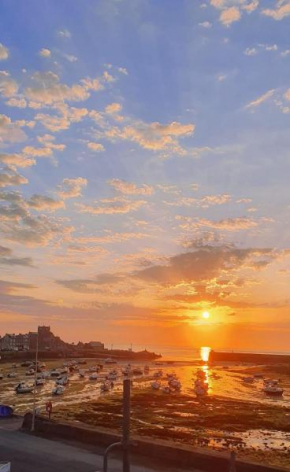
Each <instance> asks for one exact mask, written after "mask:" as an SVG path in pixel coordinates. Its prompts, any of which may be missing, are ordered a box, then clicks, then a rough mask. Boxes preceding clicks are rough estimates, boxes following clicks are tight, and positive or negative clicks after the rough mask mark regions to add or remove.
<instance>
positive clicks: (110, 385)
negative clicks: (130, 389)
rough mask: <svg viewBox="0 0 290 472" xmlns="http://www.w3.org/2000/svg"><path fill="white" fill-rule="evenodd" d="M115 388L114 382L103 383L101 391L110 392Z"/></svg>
mask: <svg viewBox="0 0 290 472" xmlns="http://www.w3.org/2000/svg"><path fill="white" fill-rule="evenodd" d="M113 387H114V384H113V382H111V383H110V382H104V383H102V385H101V387H100V389H101V392H109V391H110V390H111V389H112V388H113Z"/></svg>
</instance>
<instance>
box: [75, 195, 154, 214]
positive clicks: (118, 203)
mask: <svg viewBox="0 0 290 472" xmlns="http://www.w3.org/2000/svg"><path fill="white" fill-rule="evenodd" d="M146 203H147V202H146V201H144V200H129V199H127V198H124V197H115V198H111V199H105V198H104V199H102V200H100V201H99V202H95V205H94V206H92V205H84V204H83V203H77V204H76V206H77V208H78V210H79V212H80V213H90V214H92V215H114V214H125V213H130V212H131V211H137V210H139V208H140V207H141V206H143V205H146Z"/></svg>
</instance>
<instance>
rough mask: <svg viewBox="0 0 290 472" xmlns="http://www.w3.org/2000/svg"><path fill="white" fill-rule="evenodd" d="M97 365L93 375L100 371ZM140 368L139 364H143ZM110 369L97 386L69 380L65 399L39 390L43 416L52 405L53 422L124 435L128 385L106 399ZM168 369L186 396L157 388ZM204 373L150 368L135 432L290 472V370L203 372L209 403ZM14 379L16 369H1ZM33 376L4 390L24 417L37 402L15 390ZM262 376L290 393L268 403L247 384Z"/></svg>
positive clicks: (138, 388) (3, 396)
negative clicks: (196, 384)
mask: <svg viewBox="0 0 290 472" xmlns="http://www.w3.org/2000/svg"><path fill="white" fill-rule="evenodd" d="M95 363H96V361H92V360H90V361H89V362H88V364H87V365H86V366H80V368H86V369H87V368H88V367H89V366H90V365H95ZM46 364H47V368H54V367H59V366H60V365H61V364H62V362H61V361H59V360H58V361H53V362H46ZM138 365H140V364H138ZM120 367H121V366H120V365H118V366H107V367H105V368H104V371H103V372H102V373H101V374H100V378H99V380H98V381H89V380H88V378H86V379H79V376H78V374H77V373H74V374H72V375H71V376H70V382H69V386H68V387H67V389H66V391H65V393H64V395H63V396H61V397H52V395H51V389H52V387H53V386H54V383H55V380H54V379H50V380H48V381H47V382H46V385H45V386H44V387H41V388H38V389H37V404H38V405H39V406H40V407H41V409H42V412H44V405H45V402H46V401H47V400H48V399H51V400H52V402H53V417H54V419H56V420H58V419H59V420H61V419H65V420H66V421H71V422H80V423H85V424H91V425H95V426H102V427H106V428H109V429H114V430H120V428H121V418H122V401H121V400H122V398H121V397H122V394H121V392H122V377H121V376H120V377H119V379H118V381H117V382H116V383H115V387H114V389H113V390H112V391H111V392H110V393H106V394H102V393H101V392H100V385H101V382H100V380H101V379H102V378H104V377H105V375H106V374H107V372H108V371H109V370H112V369H113V368H117V370H118V371H120ZM160 368H161V369H163V373H164V375H163V378H162V380H161V382H162V383H163V384H164V385H166V383H167V380H166V376H165V374H166V373H167V372H172V371H173V370H174V371H175V372H176V374H177V375H178V377H179V378H180V380H181V382H182V392H180V393H177V392H175V393H173V394H168V395H166V394H164V393H161V392H160V391H158V392H155V391H152V390H151V388H150V382H151V381H152V374H153V373H154V371H155V370H157V369H160ZM200 368H201V367H200V366H198V365H188V364H187V365H185V364H184V365H183V364H176V365H174V366H160V367H159V366H158V367H154V366H151V371H150V374H149V375H147V376H142V377H141V378H135V379H134V381H133V388H132V422H131V423H132V432H133V433H136V434H138V435H143V436H149V437H151V438H160V439H170V440H175V441H177V442H181V443H186V444H191V445H198V446H202V447H206V448H208V447H209V448H211V449H215V450H225V449H226V450H229V449H235V450H236V451H237V452H238V456H239V457H241V458H250V459H252V460H256V461H258V462H265V461H266V462H267V463H269V464H273V465H279V466H283V467H288V468H289V470H290V452H289V451H290V421H289V420H290V375H289V374H290V368H289V367H288V366H230V367H229V368H225V367H224V366H215V367H207V366H203V367H202V368H203V369H204V371H205V373H206V376H207V378H208V383H209V386H210V389H209V395H208V396H207V397H205V398H203V399H200V400H199V399H197V398H196V397H195V395H194V393H193V388H192V383H193V379H194V378H195V375H196V371H197V370H198V369H200ZM1 369H2V370H3V372H4V373H5V375H6V374H7V372H8V371H11V365H1ZM26 370H27V368H17V369H16V371H17V373H18V377H17V378H14V379H7V378H6V377H5V379H4V380H2V381H1V383H0V389H1V391H0V392H1V393H0V403H6V404H12V405H14V407H15V411H16V412H17V413H24V412H25V411H27V410H28V409H29V408H31V406H32V401H33V396H32V395H16V394H15V392H14V387H15V384H16V383H17V382H18V381H20V380H23V379H25V380H27V381H28V382H32V381H33V379H31V378H30V379H29V378H27V377H25V371H26ZM257 372H259V373H262V374H263V375H264V376H265V377H270V378H280V379H281V381H282V384H283V387H284V389H285V395H284V397H283V398H281V399H273V398H268V397H265V395H264V393H263V392H262V385H263V383H262V380H260V379H258V380H256V381H255V382H254V383H253V384H249V385H248V384H245V383H244V382H243V381H242V379H243V377H245V376H247V375H253V374H255V373H257Z"/></svg>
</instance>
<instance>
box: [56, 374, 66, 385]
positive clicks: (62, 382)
mask: <svg viewBox="0 0 290 472" xmlns="http://www.w3.org/2000/svg"><path fill="white" fill-rule="evenodd" d="M55 384H56V385H67V384H68V378H67V376H64V377H61V378H58V379H56V381H55Z"/></svg>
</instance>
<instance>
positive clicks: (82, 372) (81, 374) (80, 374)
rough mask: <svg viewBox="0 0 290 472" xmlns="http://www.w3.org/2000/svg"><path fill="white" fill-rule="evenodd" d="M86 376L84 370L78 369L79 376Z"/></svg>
mask: <svg viewBox="0 0 290 472" xmlns="http://www.w3.org/2000/svg"><path fill="white" fill-rule="evenodd" d="M85 376H86V372H85V371H84V370H80V371H79V377H80V378H81V379H83V378H84V377H85Z"/></svg>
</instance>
